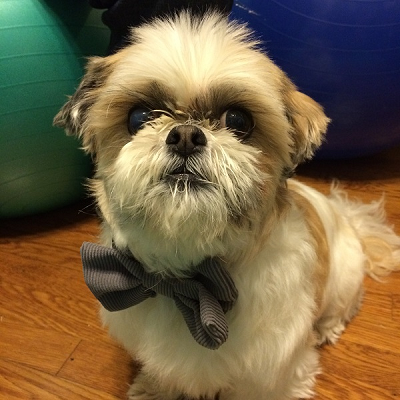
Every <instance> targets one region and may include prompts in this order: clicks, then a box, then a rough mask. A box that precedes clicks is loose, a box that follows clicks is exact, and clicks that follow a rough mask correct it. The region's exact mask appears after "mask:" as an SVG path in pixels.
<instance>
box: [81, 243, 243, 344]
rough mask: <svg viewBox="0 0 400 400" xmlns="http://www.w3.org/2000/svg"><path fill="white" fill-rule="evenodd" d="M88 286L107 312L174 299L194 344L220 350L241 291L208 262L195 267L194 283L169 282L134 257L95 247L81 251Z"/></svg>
mask: <svg viewBox="0 0 400 400" xmlns="http://www.w3.org/2000/svg"><path fill="white" fill-rule="evenodd" d="M81 257H82V263H83V273H84V278H85V282H86V284H87V286H88V287H89V289H90V290H91V292H92V293H93V294H94V296H95V297H96V298H97V299H98V300H99V301H100V303H101V304H102V305H103V306H104V307H105V308H106V309H107V310H109V311H119V310H123V309H126V308H129V307H132V306H134V305H137V304H139V303H141V302H142V301H144V300H146V299H148V298H149V297H155V296H156V295H157V294H161V295H164V296H167V297H170V298H172V299H173V300H174V301H175V304H176V306H177V308H178V309H179V311H180V312H181V313H182V315H183V318H184V319H185V322H186V324H187V326H188V328H189V330H190V333H191V334H192V336H193V337H194V339H195V340H196V341H197V342H198V343H199V344H201V345H202V346H204V347H207V348H209V349H212V350H214V349H217V348H218V347H219V346H221V345H222V344H223V343H224V342H225V341H226V339H227V338H228V325H227V322H226V319H225V315H224V313H226V312H227V311H229V310H230V309H231V308H232V307H233V306H234V304H235V302H236V299H237V297H238V292H237V289H236V287H235V284H234V282H233V280H232V278H231V276H230V275H229V273H228V271H226V269H225V268H223V267H222V266H221V265H220V264H219V263H218V261H217V260H216V259H213V258H207V259H205V260H204V261H203V262H202V263H200V264H199V265H197V266H196V267H195V268H194V271H195V275H194V276H193V278H184V279H179V278H170V277H163V276H161V275H160V274H152V273H148V272H146V271H145V270H144V268H143V266H142V265H141V264H140V263H139V262H138V261H137V260H136V259H135V258H133V256H132V255H130V254H127V253H126V252H123V251H120V250H117V249H114V248H109V247H105V246H101V245H98V244H94V243H88V242H85V243H83V245H82V247H81Z"/></svg>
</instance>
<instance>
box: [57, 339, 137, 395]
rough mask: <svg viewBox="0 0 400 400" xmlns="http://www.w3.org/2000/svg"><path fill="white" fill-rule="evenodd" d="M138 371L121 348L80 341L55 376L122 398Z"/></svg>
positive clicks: (103, 343)
mask: <svg viewBox="0 0 400 400" xmlns="http://www.w3.org/2000/svg"><path fill="white" fill-rule="evenodd" d="M88 366H90V368H88ZM138 368H139V366H138V365H137V364H135V363H133V361H132V360H131V357H130V356H129V355H128V354H127V353H126V351H125V350H124V349H122V348H121V347H118V346H117V345H111V344H109V343H105V342H100V341H89V340H82V341H81V342H80V343H79V345H78V347H77V348H76V349H75V351H74V352H73V354H71V356H70V357H69V358H68V360H67V362H66V363H65V365H64V366H63V367H62V369H61V370H60V372H59V373H58V374H57V376H58V377H61V378H64V379H67V380H70V381H72V382H77V383H80V384H82V385H84V386H88V387H92V388H94V389H101V390H102V391H104V392H106V393H110V394H113V395H114V396H117V397H119V398H124V396H125V395H126V392H127V391H128V388H129V385H130V384H131V383H132V382H133V378H134V376H136V374H137V372H138Z"/></svg>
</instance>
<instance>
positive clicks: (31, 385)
mask: <svg viewBox="0 0 400 400" xmlns="http://www.w3.org/2000/svg"><path fill="white" fill-rule="evenodd" d="M0 396H1V399H4V400H27V399H30V400H94V399H96V400H118V397H116V396H114V395H112V394H108V393H106V392H103V391H102V390H97V389H93V388H90V387H86V386H82V385H80V384H78V383H74V382H71V381H68V380H65V379H62V378H58V377H54V376H52V375H49V374H46V373H44V372H42V371H38V370H36V369H33V368H29V367H27V366H24V365H21V364H16V363H13V362H7V361H5V360H2V359H0Z"/></svg>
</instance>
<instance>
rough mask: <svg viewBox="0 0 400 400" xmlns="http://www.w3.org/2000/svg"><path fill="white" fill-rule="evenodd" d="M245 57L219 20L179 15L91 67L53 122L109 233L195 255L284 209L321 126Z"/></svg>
mask: <svg viewBox="0 0 400 400" xmlns="http://www.w3.org/2000/svg"><path fill="white" fill-rule="evenodd" d="M256 46H257V44H256V43H255V42H253V41H252V40H251V38H250V36H249V32H248V30H247V29H246V28H244V27H243V26H237V25H234V24H229V23H228V22H227V21H226V20H225V19H224V18H222V17H220V16H218V15H213V14H210V15H208V16H206V17H205V18H204V19H202V20H201V21H199V20H193V19H191V17H190V16H189V15H188V14H182V15H180V16H179V17H176V18H175V19H174V20H169V21H155V22H154V23H152V24H149V25H144V26H142V27H140V28H137V29H135V30H134V31H133V33H132V45H130V46H129V47H128V48H126V49H124V50H122V51H120V52H119V53H117V54H116V55H113V56H110V57H107V58H104V59H101V58H94V59H92V60H91V61H90V63H89V65H88V68H87V73H86V75H85V77H84V79H83V81H82V83H81V85H80V86H79V88H78V90H77V92H76V93H75V94H74V95H73V96H72V97H71V99H70V100H69V102H68V103H67V104H66V105H65V106H64V107H63V109H62V110H61V111H60V113H59V114H58V115H57V117H56V119H55V123H56V124H57V125H59V126H63V127H65V128H66V129H67V131H69V133H72V134H77V135H80V136H82V138H83V143H84V147H85V149H86V151H88V152H89V153H91V154H92V155H93V157H94V159H95V162H96V166H97V173H96V178H95V181H94V185H93V187H94V189H95V193H96V195H97V197H98V201H99V204H100V208H101V209H102V211H103V213H104V215H105V218H106V219H108V220H110V221H109V223H111V224H114V225H116V226H117V225H122V224H125V223H127V221H130V222H131V223H133V224H136V225H137V226H141V227H142V228H143V229H144V228H148V229H151V230H154V231H157V232H161V234H162V235H163V237H165V238H168V237H171V238H173V237H179V236H182V237H185V238H188V237H196V238H198V242H199V243H202V246H204V245H205V243H209V244H210V245H212V243H214V242H215V241H216V240H217V238H221V237H223V236H224V235H226V234H227V232H228V231H229V232H230V233H229V232H228V233H229V234H231V233H232V230H243V229H245V230H246V229H249V227H251V226H252V225H254V223H255V222H256V221H261V220H262V219H263V218H264V217H265V216H267V215H276V214H279V210H280V209H283V208H284V203H285V180H286V178H287V176H288V173H289V172H290V171H292V170H293V169H294V167H295V166H296V165H297V164H298V163H299V162H300V161H302V160H303V159H305V158H309V157H310V156H311V155H312V153H313V151H314V149H315V148H317V147H318V146H319V145H320V143H321V138H322V134H323V133H324V132H325V130H326V127H327V123H328V119H327V118H326V117H325V115H324V113H323V112H322V109H321V108H320V107H319V106H318V105H317V104H316V103H315V102H314V101H313V100H311V99H310V98H308V97H307V96H305V95H304V94H301V93H299V92H298V91H297V90H296V88H295V87H294V85H293V84H292V83H291V82H290V81H289V79H288V78H287V77H286V76H285V75H284V73H283V72H282V71H281V70H280V69H279V68H278V67H276V66H275V65H274V64H273V63H272V62H271V61H270V59H269V58H268V57H266V56H265V55H264V54H262V53H261V52H260V51H259V50H257V48H256ZM192 245H193V243H192Z"/></svg>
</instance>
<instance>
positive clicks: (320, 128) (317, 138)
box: [284, 84, 330, 165]
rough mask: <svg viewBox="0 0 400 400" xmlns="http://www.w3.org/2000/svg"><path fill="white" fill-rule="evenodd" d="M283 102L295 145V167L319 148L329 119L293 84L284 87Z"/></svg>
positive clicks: (314, 102) (321, 109) (318, 106)
mask: <svg viewBox="0 0 400 400" xmlns="http://www.w3.org/2000/svg"><path fill="white" fill-rule="evenodd" d="M284 101H285V106H286V114H287V118H288V120H289V122H290V124H291V125H292V135H293V140H294V145H295V151H294V154H293V162H294V163H295V165H297V164H299V163H301V162H302V161H304V160H307V159H310V158H311V157H312V156H313V155H314V152H315V150H316V149H317V148H318V147H319V146H321V144H322V141H323V139H324V134H325V133H326V130H327V127H328V124H329V122H330V119H329V118H328V117H327V116H326V115H325V113H324V110H323V108H322V107H321V106H320V105H319V104H318V103H317V102H316V101H314V100H313V99H311V98H310V97H309V96H307V95H305V94H304V93H301V92H299V91H298V90H297V89H296V87H295V86H294V85H293V84H289V85H288V86H287V87H286V89H285V91H284Z"/></svg>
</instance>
